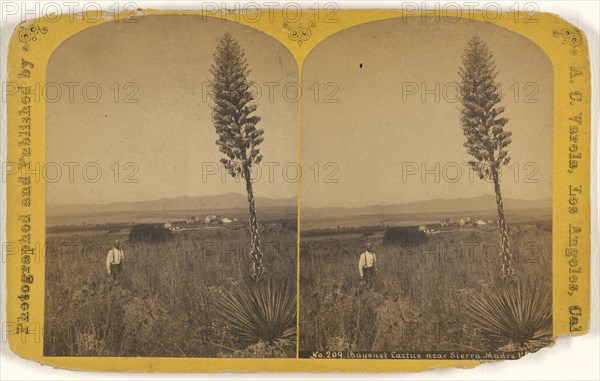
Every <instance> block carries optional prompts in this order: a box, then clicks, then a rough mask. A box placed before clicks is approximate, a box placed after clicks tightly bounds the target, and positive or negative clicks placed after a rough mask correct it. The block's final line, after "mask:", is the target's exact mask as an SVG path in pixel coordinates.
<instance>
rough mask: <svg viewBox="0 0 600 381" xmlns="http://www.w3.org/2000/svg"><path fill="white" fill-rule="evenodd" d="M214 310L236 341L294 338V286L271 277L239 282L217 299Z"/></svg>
mask: <svg viewBox="0 0 600 381" xmlns="http://www.w3.org/2000/svg"><path fill="white" fill-rule="evenodd" d="M218 307H219V309H218V311H217V314H218V315H219V317H220V318H221V320H222V321H223V322H224V323H225V324H226V325H227V326H228V327H229V328H230V329H231V330H232V331H233V332H234V334H235V335H236V337H237V338H239V340H240V341H242V342H244V343H246V344H253V343H256V342H259V341H264V342H267V343H273V342H275V341H277V340H281V339H288V340H295V339H296V292H295V289H294V287H292V286H289V285H287V284H284V283H275V282H273V281H271V280H268V281H266V282H260V283H258V284H253V285H252V286H249V285H247V284H245V283H244V284H242V285H240V286H239V287H238V288H236V289H235V290H234V291H233V292H232V293H230V294H228V295H226V296H225V297H224V298H223V299H222V300H220V301H219V306H218Z"/></svg>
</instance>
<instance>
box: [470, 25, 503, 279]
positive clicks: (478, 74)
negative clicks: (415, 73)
mask: <svg viewBox="0 0 600 381" xmlns="http://www.w3.org/2000/svg"><path fill="white" fill-rule="evenodd" d="M462 60H463V64H462V66H461V68H460V70H459V74H460V77H461V82H460V95H461V103H462V107H461V110H460V121H461V124H462V129H463V133H464V135H465V137H466V141H465V143H464V146H465V148H467V153H468V154H469V155H471V156H472V157H473V160H470V161H469V164H470V166H471V168H473V170H474V171H475V173H476V174H477V175H478V176H479V177H480V178H481V179H482V180H483V179H486V180H491V181H492V182H493V183H494V193H495V194H496V207H497V210H498V228H499V230H500V241H501V246H502V252H501V254H500V255H501V257H502V274H501V276H502V279H503V280H504V281H505V282H506V283H510V282H511V281H512V279H513V275H514V270H513V263H512V255H511V252H510V245H509V241H508V228H507V226H506V220H505V218H504V203H503V200H502V192H501V189H500V169H501V167H502V166H503V165H507V164H508V163H509V161H510V156H508V146H509V144H510V143H511V141H512V140H511V135H512V134H511V132H510V131H508V130H507V129H506V128H505V125H506V124H507V123H508V119H506V118H505V117H502V114H503V113H504V107H503V106H502V105H501V102H502V92H501V91H500V88H499V86H498V85H499V84H498V83H497V82H496V76H497V75H498V71H497V69H496V64H495V63H494V57H493V55H492V52H491V51H490V49H489V48H488V46H487V45H486V43H485V42H483V41H482V40H481V39H480V38H479V36H477V35H475V36H473V38H472V39H471V40H470V41H469V43H468V45H467V47H466V48H465V53H464V55H463V57H462Z"/></svg>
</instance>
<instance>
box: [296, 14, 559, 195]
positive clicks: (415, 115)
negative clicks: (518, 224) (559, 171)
mask: <svg viewBox="0 0 600 381" xmlns="http://www.w3.org/2000/svg"><path fill="white" fill-rule="evenodd" d="M474 33H478V34H479V35H480V37H481V38H482V39H483V40H484V41H485V42H487V43H488V45H489V47H490V48H491V50H492V51H493V53H494V57H495V60H496V65H497V68H498V70H499V71H500V75H499V76H498V80H499V81H500V82H501V84H502V87H503V93H504V94H505V101H504V105H505V106H506V113H505V116H506V117H507V118H508V119H509V123H508V124H507V128H508V129H510V130H511V131H512V132H513V143H512V144H511V145H510V146H509V153H510V156H511V157H512V163H513V164H515V167H513V170H509V169H505V170H504V171H505V172H504V175H503V178H502V191H503V195H504V197H505V198H522V199H541V198H548V197H551V195H552V141H553V138H552V128H553V120H552V117H553V110H552V97H553V73H552V65H551V63H550V61H549V59H548V58H547V57H546V56H545V54H544V53H543V52H542V51H541V50H540V49H539V48H538V47H537V46H535V45H534V44H533V43H531V42H529V41H528V40H527V39H525V38H524V37H521V36H520V35H518V34H516V33H513V32H510V31H507V30H505V29H502V28H500V27H497V26H494V25H489V24H487V25H486V24H483V23H479V22H469V21H460V22H456V23H448V22H434V21H425V22H422V21H421V19H420V18H417V17H415V18H407V19H405V20H404V21H402V20H401V19H396V20H394V19H392V20H384V21H377V22H371V23H368V24H363V25H359V26H357V27H354V28H351V29H347V30H345V31H342V32H340V33H337V34H335V35H333V36H332V37H329V38H328V39H326V40H324V41H323V42H322V43H320V44H319V45H318V46H317V47H316V48H315V49H314V50H313V51H312V52H311V53H310V55H309V56H308V58H307V60H306V62H305V63H304V67H303V72H302V81H303V82H304V84H307V83H311V84H312V83H319V84H320V85H321V86H322V87H323V86H324V85H325V84H326V83H329V82H333V83H336V84H337V86H338V88H339V91H338V92H337V94H336V96H335V98H336V99H337V100H338V103H324V102H304V103H303V105H302V115H301V120H302V134H301V136H302V145H301V147H302V150H301V155H302V164H303V167H307V166H310V165H313V164H314V163H320V165H321V167H323V165H324V163H328V162H334V163H337V165H338V167H339V171H338V172H337V174H336V175H335V178H336V179H337V180H338V181H339V182H338V183H337V184H335V183H324V182H323V181H319V182H318V183H317V182H315V181H310V180H308V179H306V178H304V181H303V182H302V187H301V205H302V206H311V207H321V206H362V205H372V204H394V203H404V202H411V201H416V200H427V199H433V198H458V197H471V196H478V195H483V194H494V193H493V186H492V184H490V183H487V182H484V181H481V180H479V179H478V178H475V179H474V180H473V181H471V179H470V178H469V170H468V167H466V166H463V165H462V164H463V163H465V162H467V161H468V160H469V159H470V157H469V156H468V155H467V154H466V149H465V148H464V147H463V143H464V141H465V138H464V135H463V132H462V129H461V125H460V123H459V103H458V102H456V101H455V97H456V91H455V90H456V86H455V85H453V82H456V81H458V80H459V77H458V74H457V71H458V68H459V66H460V65H461V55H462V54H463V51H464V48H465V46H466V44H467V42H468V41H469V39H470V38H471V37H472V36H473V34H474ZM361 64H362V68H361V67H360V66H361ZM436 83H439V89H440V90H439V91H438V94H441V95H440V100H439V102H437V103H436V99H435V95H433V94H431V95H427V97H426V99H425V102H423V101H422V98H421V96H422V93H421V90H424V89H425V88H427V89H429V90H434V89H435V86H436ZM413 84H415V85H413ZM515 84H516V85H515ZM415 86H416V87H415ZM510 87H513V88H512V89H511V88H510ZM517 88H518V89H519V92H518V96H517V95H516V92H515V91H516V89H517ZM403 91H404V93H405V94H408V93H409V92H415V91H416V92H417V94H416V95H412V96H406V97H405V99H403ZM531 93H535V94H533V95H531ZM444 94H445V95H446V96H445V97H444ZM527 95H531V97H530V98H529V99H528V100H537V103H526V102H525V100H526V96H527ZM453 100H454V101H453ZM423 163H424V165H423ZM436 163H439V167H438V168H439V169H438V170H436ZM517 163H518V165H517ZM527 163H534V164H527ZM425 167H426V168H427V169H429V170H431V172H430V174H428V175H427V176H426V177H425V179H424V180H425V181H423V179H422V176H421V175H422V169H424V168H425ZM517 167H518V168H519V169H518V174H517ZM331 168H333V167H331ZM331 168H330V171H331ZM458 169H461V173H458ZM330 171H322V173H321V176H320V177H321V180H322V179H323V176H324V174H325V173H329V172H330ZM415 171H416V172H417V173H416V174H414V175H408V173H409V172H415ZM534 172H535V173H534ZM435 173H437V174H438V176H439V182H436V176H435ZM403 175H404V176H403ZM528 175H529V177H528ZM445 179H446V180H445ZM532 180H537V183H531V182H530V181H532ZM452 181H454V182H452Z"/></svg>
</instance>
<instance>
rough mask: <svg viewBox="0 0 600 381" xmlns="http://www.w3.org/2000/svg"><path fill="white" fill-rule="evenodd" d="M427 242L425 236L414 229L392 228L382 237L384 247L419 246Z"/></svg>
mask: <svg viewBox="0 0 600 381" xmlns="http://www.w3.org/2000/svg"><path fill="white" fill-rule="evenodd" d="M426 242H427V234H425V232H422V231H420V230H418V229H417V228H415V227H405V226H402V227H393V228H389V229H387V230H386V231H385V233H384V235H383V245H384V246H397V245H405V244H412V245H420V244H424V243H426Z"/></svg>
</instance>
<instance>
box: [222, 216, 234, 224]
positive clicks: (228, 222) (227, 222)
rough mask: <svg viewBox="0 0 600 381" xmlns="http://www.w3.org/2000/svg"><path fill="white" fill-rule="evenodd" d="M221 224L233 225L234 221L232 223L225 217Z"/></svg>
mask: <svg viewBox="0 0 600 381" xmlns="http://www.w3.org/2000/svg"><path fill="white" fill-rule="evenodd" d="M221 222H223V223H224V224H230V223H231V222H233V221H231V220H230V219H229V218H227V217H223V218H222V219H221Z"/></svg>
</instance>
